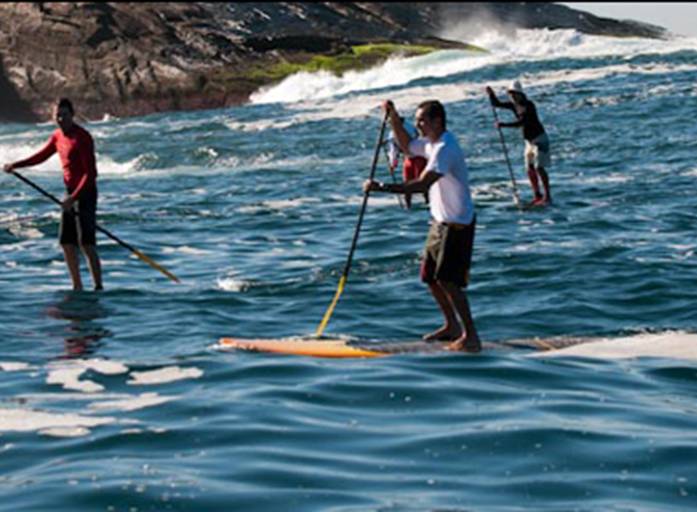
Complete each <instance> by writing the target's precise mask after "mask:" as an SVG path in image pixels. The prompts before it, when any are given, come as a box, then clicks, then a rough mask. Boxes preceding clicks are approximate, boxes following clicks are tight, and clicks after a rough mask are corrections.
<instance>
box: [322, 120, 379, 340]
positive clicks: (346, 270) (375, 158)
mask: <svg viewBox="0 0 697 512" xmlns="http://www.w3.org/2000/svg"><path fill="white" fill-rule="evenodd" d="M388 116H389V111H386V112H385V117H383V119H382V124H381V125H380V134H379V135H378V140H377V142H376V144H375V153H374V154H373V163H372V165H371V166H370V180H371V181H372V180H373V179H374V178H375V169H376V168H377V165H378V159H379V158H380V146H382V138H383V135H384V134H385V125H386V124H387V118H388ZM369 196H370V191H369V190H367V191H365V192H364V193H363V203H362V204H361V211H360V213H359V214H358V223H357V224H356V229H355V230H354V232H353V240H352V241H351V249H350V250H349V253H348V257H347V258H346V265H344V271H343V272H342V274H341V279H339V286H338V287H337V290H336V293H335V294H334V298H333V299H332V302H331V303H330V304H329V307H328V308H327V311H326V312H325V313H324V317H323V318H322V321H321V322H320V324H319V326H318V327H317V331H316V332H315V335H316V336H317V337H319V336H322V333H323V332H324V329H325V327H326V326H327V324H328V323H329V318H330V317H331V316H332V313H333V312H334V308H335V307H336V304H337V303H338V302H339V297H340V296H341V293H342V292H343V291H344V286H345V285H346V280H347V279H348V275H349V272H350V270H351V263H352V262H353V253H354V252H355V251H356V245H357V244H358V235H359V233H360V232H361V225H362V224H363V216H364V215H365V209H366V206H367V205H368V197H369Z"/></svg>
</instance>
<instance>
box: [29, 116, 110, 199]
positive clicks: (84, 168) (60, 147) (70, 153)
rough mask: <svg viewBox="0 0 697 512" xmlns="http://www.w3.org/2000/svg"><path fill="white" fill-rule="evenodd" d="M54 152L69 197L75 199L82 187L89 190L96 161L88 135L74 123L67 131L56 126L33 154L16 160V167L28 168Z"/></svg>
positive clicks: (93, 186)
mask: <svg viewBox="0 0 697 512" xmlns="http://www.w3.org/2000/svg"><path fill="white" fill-rule="evenodd" d="M54 153H58V156H59V157H60V160H61V165H62V166H63V181H64V182H65V186H66V187H67V188H68V190H69V191H70V196H71V197H72V198H73V199H78V198H79V196H80V193H81V192H82V191H83V190H93V189H95V188H96V186H97V163H96V161H95V156H94V141H93V140H92V136H91V135H90V134H89V133H88V132H87V130H85V129H84V128H82V127H81V126H78V125H76V124H74V125H73V127H72V128H71V129H70V133H68V134H64V133H63V131H62V130H61V129H60V128H58V129H56V131H55V132H53V135H51V138H50V139H48V142H47V143H46V145H45V146H44V147H43V148H42V149H41V150H40V151H39V152H38V153H36V154H34V155H32V156H30V157H29V158H26V159H25V160H22V161H20V162H17V164H16V167H29V166H31V165H38V164H40V163H41V162H45V161H46V160H48V159H49V158H50V157H51V156H52V155H53V154H54Z"/></svg>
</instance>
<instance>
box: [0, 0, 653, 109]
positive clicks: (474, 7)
mask: <svg viewBox="0 0 697 512" xmlns="http://www.w3.org/2000/svg"><path fill="white" fill-rule="evenodd" d="M483 17H486V18H487V19H488V20H494V21H498V22H500V23H502V24H506V25H509V26H519V27H525V28H541V27H548V28H552V29H554V28H575V29H577V30H579V31H582V32H585V33H590V34H602V35H612V36H640V37H653V38H656V37H664V36H665V35H666V33H665V31H664V30H663V29H662V28H660V27H655V26H651V25H645V24H639V23H633V22H620V21H616V20H610V19H605V18H598V17H595V16H592V15H590V14H588V13H583V12H581V11H576V10H573V9H570V8H568V7H565V6H562V5H557V4H551V3H537V2H534V3H529V2H527V3H526V2H520V3H500V4H499V3H486V2H482V3H463V4H457V3H380V2H371V3H369V2H323V3H300V2H298V3H295V2H276V3H265V2H260V3H203V2H192V3H96V2H74V3H67V2H66V3H62V2H61V3H3V4H0V98H1V100H2V101H0V119H4V120H11V121H37V120H45V119H46V118H47V116H48V115H49V109H50V105H51V103H52V101H53V100H54V99H55V98H56V97H58V96H67V97H71V98H74V100H75V103H76V105H77V106H78V107H79V110H80V111H81V113H82V114H83V116H85V117H88V118H101V117H102V116H104V115H105V114H111V115H116V116H129V115H139V114H146V113H150V112H157V111H164V110H178V109H197V108H216V107H223V106H229V105H235V104H240V103H243V102H244V101H246V100H247V99H248V97H249V95H250V94H251V93H252V92H254V91H255V90H256V89H257V88H259V87H260V86H262V85H265V84H268V83H270V82H272V81H274V80H278V79H280V78H282V77H283V76H284V74H287V73H288V72H292V70H293V69H294V68H293V65H300V64H303V63H307V62H309V61H311V59H312V58H313V57H317V56H318V55H323V56H341V55H345V54H350V53H351V51H352V48H353V47H355V46H356V45H365V44H371V43H373V44H374V43H398V44H402V45H421V47H423V46H427V47H430V48H444V47H462V46H464V43H463V42H461V41H448V40H445V39H443V38H442V37H441V36H442V34H443V33H444V28H445V27H446V25H447V24H451V23H456V22H460V21H462V22H470V23H473V24H476V23H477V20H478V19H482V18H483ZM377 55H378V57H377V58H379V55H380V54H379V53H378V54H377ZM383 57H384V56H383ZM364 64H365V62H364Z"/></svg>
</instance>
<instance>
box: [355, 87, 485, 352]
mask: <svg viewBox="0 0 697 512" xmlns="http://www.w3.org/2000/svg"><path fill="white" fill-rule="evenodd" d="M383 109H385V111H386V113H387V115H388V116H389V119H390V124H391V125H392V130H393V132H394V134H395V138H396V141H397V143H398V144H399V147H400V148H401V149H402V150H403V151H404V152H405V153H408V154H411V155H420V156H423V157H424V158H425V159H426V162H427V163H426V167H425V168H424V170H423V172H422V173H421V175H420V176H419V177H418V178H416V179H413V180H409V181H406V182H404V183H380V182H377V181H371V180H367V181H366V182H365V183H364V184H363V190H364V192H366V193H367V192H369V191H376V192H392V193H395V194H413V193H425V192H429V206H430V209H431V217H432V221H431V228H430V229H429V232H428V237H427V239H426V247H425V251H424V257H423V260H422V261H421V280H422V281H423V282H424V283H426V284H427V285H428V287H429V290H430V291H431V294H432V295H433V298H434V299H435V300H436V303H437V304H438V306H439V307H440V309H441V312H442V313H443V317H444V319H445V323H444V325H443V326H442V327H441V328H440V329H438V330H436V331H434V332H432V333H430V334H427V335H425V336H424V339H425V340H426V341H437V340H439V341H450V344H449V345H448V347H447V348H448V349H449V350H463V351H467V352H479V351H480V350H481V343H480V341H479V336H478V335H477V329H476V328H475V326H474V321H473V319H472V314H471V312H470V307H469V302H468V300H467V294H466V288H467V284H468V282H469V270H470V263H471V261H472V247H473V245H474V230H475V224H476V219H477V218H476V215H475V212H474V203H473V202H472V195H471V193H470V186H469V172H468V169H467V164H466V162H465V155H464V152H463V151H462V148H460V145H459V144H458V142H457V139H456V138H455V136H454V135H453V134H452V133H450V132H449V131H448V130H447V129H446V119H445V109H444V108H443V105H442V104H441V103H440V102H439V101H435V100H432V101H425V102H423V103H421V104H420V105H419V107H418V108H417V109H416V123H415V124H416V128H417V130H418V131H419V134H420V137H417V138H413V139H412V138H411V137H410V136H409V134H408V133H407V131H406V130H405V129H404V126H403V125H402V121H401V119H400V117H399V114H397V110H396V109H395V106H394V104H393V103H392V102H391V101H386V102H384V103H383Z"/></svg>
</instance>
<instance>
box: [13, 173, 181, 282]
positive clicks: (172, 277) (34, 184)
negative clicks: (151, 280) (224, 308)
mask: <svg viewBox="0 0 697 512" xmlns="http://www.w3.org/2000/svg"><path fill="white" fill-rule="evenodd" d="M10 174H13V175H15V176H16V177H17V178H19V179H20V180H22V181H23V182H24V183H26V184H27V185H29V186H30V187H32V188H34V189H36V190H37V191H39V192H40V193H41V194H43V195H44V196H46V197H48V198H49V199H50V200H51V201H53V202H54V203H57V204H61V205H62V204H63V203H61V201H60V200H59V199H58V198H57V197H56V196H54V195H53V194H51V193H49V192H46V191H45V190H44V189H42V188H41V187H40V186H38V185H37V184H36V183H34V182H33V181H31V180H29V179H27V178H25V177H24V176H22V175H21V174H19V173H18V172H17V171H10ZM71 213H72V214H73V215H79V214H78V213H76V212H71ZM96 228H97V231H100V232H101V233H104V234H105V235H106V236H108V237H109V238H111V239H112V240H113V241H114V242H116V243H117V244H119V245H121V246H122V247H125V248H126V249H128V250H129V251H131V252H132V253H133V254H135V255H136V256H138V258H140V259H141V260H142V261H144V262H145V263H147V264H148V265H150V266H151V267H152V268H154V269H156V270H159V271H160V272H162V273H163V274H164V275H166V276H167V277H169V278H170V279H171V280H172V281H174V282H175V283H179V282H180V281H179V279H178V278H177V276H175V275H174V274H172V273H171V272H170V271H168V270H167V269H165V268H164V267H162V266H161V265H158V264H157V263H155V262H154V261H153V260H152V259H150V258H149V257H147V256H146V255H145V254H143V253H142V252H140V251H139V250H138V249H136V248H135V247H133V246H132V245H130V244H127V243H126V242H124V241H123V240H121V239H120V238H118V237H117V236H116V235H113V234H112V233H110V232H109V231H107V230H106V229H104V228H103V227H101V226H100V225H99V224H97V226H96Z"/></svg>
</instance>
